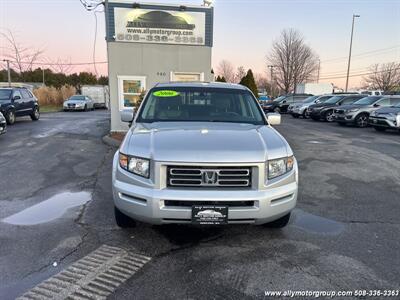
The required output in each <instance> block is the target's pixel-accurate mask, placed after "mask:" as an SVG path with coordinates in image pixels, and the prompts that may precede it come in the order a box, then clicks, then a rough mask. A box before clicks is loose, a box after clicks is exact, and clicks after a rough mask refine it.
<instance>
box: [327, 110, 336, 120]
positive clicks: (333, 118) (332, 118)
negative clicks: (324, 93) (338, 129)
mask: <svg viewBox="0 0 400 300" xmlns="http://www.w3.org/2000/svg"><path fill="white" fill-rule="evenodd" d="M325 121H327V122H333V121H335V114H334V113H333V110H329V111H327V112H326V113H325Z"/></svg>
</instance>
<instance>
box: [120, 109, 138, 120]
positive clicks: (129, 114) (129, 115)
mask: <svg viewBox="0 0 400 300" xmlns="http://www.w3.org/2000/svg"><path fill="white" fill-rule="evenodd" d="M134 116H135V108H134V107H132V108H124V109H123V110H122V111H121V121H122V122H127V123H132V121H133V117H134Z"/></svg>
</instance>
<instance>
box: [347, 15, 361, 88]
mask: <svg viewBox="0 0 400 300" xmlns="http://www.w3.org/2000/svg"><path fill="white" fill-rule="evenodd" d="M359 17H360V15H353V22H352V25H351V38H350V51H349V62H348V64H347V76H346V92H347V90H348V88H349V74H350V62H351V48H352V47H353V32H354V20H355V18H359Z"/></svg>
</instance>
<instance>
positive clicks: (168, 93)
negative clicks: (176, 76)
mask: <svg viewBox="0 0 400 300" xmlns="http://www.w3.org/2000/svg"><path fill="white" fill-rule="evenodd" d="M153 95H154V96H156V97H176V96H179V93H178V92H177V91H170V90H163V91H156V92H154V93H153Z"/></svg>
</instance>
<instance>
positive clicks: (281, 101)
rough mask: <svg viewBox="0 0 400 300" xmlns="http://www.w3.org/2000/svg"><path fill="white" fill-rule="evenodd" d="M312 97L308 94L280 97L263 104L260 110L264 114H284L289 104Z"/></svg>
mask: <svg viewBox="0 0 400 300" xmlns="http://www.w3.org/2000/svg"><path fill="white" fill-rule="evenodd" d="M310 96H312V95H310V94H289V95H285V96H280V97H278V98H276V99H274V100H273V101H271V102H267V103H265V104H264V105H263V106H262V108H263V110H264V112H265V113H268V112H277V113H285V112H287V109H288V107H289V105H290V104H293V103H296V102H301V101H303V100H305V99H307V98H308V97H310Z"/></svg>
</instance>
